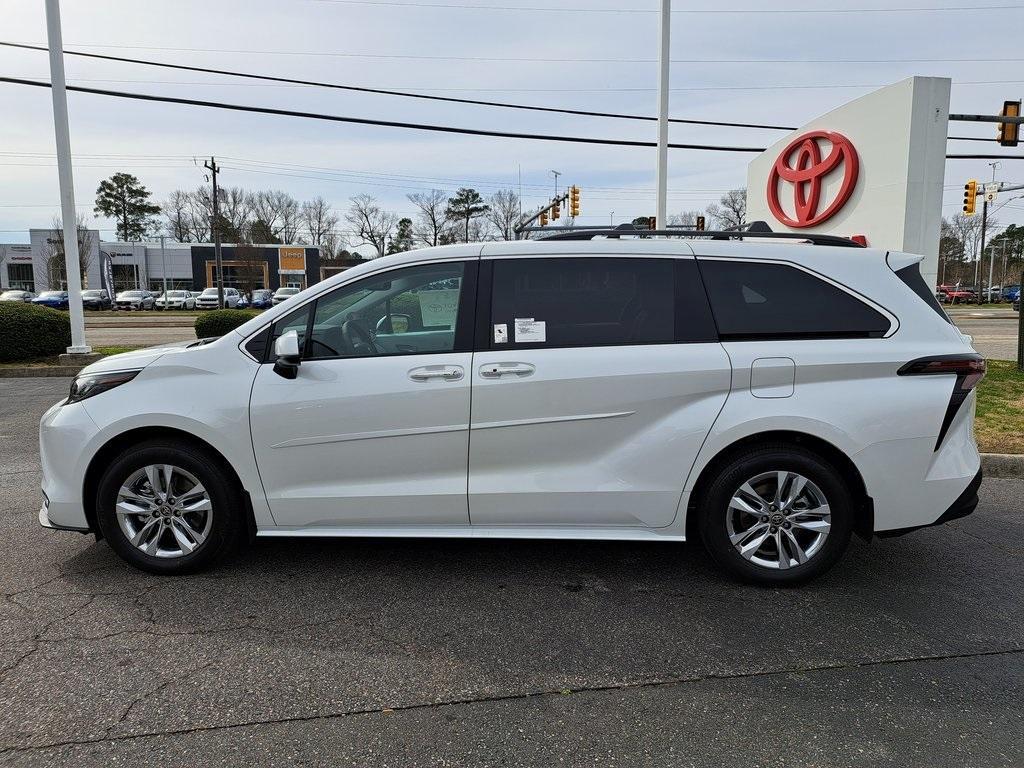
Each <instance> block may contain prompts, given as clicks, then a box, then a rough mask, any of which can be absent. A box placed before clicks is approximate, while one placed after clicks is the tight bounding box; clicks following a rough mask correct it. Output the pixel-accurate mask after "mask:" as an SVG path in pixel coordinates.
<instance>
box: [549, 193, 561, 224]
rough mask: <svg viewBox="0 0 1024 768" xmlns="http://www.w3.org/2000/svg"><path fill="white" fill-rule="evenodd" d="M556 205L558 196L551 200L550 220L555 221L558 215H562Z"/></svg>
mask: <svg viewBox="0 0 1024 768" xmlns="http://www.w3.org/2000/svg"><path fill="white" fill-rule="evenodd" d="M558 205H559V203H558V198H557V197H556V198H555V199H554V200H552V201H551V220H552V221H555V220H556V219H558V217H559V216H561V215H562V213H561V211H560V210H559V207H558Z"/></svg>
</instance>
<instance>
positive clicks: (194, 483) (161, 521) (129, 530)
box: [114, 464, 213, 558]
mask: <svg viewBox="0 0 1024 768" xmlns="http://www.w3.org/2000/svg"><path fill="white" fill-rule="evenodd" d="M114 511H115V513H116V515H117V522H118V525H119V526H120V527H121V531H122V533H124V535H125V537H126V538H127V539H128V541H129V543H131V545H132V546H134V547H135V548H136V549H138V550H139V551H141V552H143V553H145V554H147V555H150V556H151V557H164V558H175V557H184V556H185V555H188V554H191V553H192V552H194V551H195V550H196V549H198V548H199V547H201V546H202V545H203V542H204V541H206V538H207V537H208V536H209V534H210V529H211V527H212V525H213V504H212V502H211V501H210V494H209V492H208V491H207V490H206V489H205V488H204V487H203V485H202V483H200V482H199V480H198V479H197V478H196V477H195V476H194V475H192V474H191V473H189V472H186V471H185V470H184V469H181V468H180V467H176V466H174V465H172V464H151V465H149V466H145V467H142V468H141V469H138V470H136V471H135V472H133V473H132V474H131V475H129V477H128V479H127V480H125V481H124V483H123V484H122V485H121V488H120V489H119V490H118V492H117V501H116V503H115V506H114Z"/></svg>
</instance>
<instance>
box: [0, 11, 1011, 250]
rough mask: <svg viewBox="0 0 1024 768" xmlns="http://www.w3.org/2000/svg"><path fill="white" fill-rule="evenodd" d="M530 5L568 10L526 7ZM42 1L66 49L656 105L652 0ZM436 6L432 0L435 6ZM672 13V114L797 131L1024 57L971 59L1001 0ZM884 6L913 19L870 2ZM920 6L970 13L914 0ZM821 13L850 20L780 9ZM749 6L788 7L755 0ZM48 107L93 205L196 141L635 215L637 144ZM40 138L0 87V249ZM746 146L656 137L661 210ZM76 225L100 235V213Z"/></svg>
mask: <svg viewBox="0 0 1024 768" xmlns="http://www.w3.org/2000/svg"><path fill="white" fill-rule="evenodd" d="M549 4H550V5H551V6H552V7H556V6H562V7H568V8H576V9H577V10H574V11H573V10H558V11H541V10H538V8H540V7H543V6H545V5H549ZM62 5H63V9H62V10H63V17H64V18H63V22H64V24H63V27H64V42H65V46H66V47H67V48H69V49H74V48H78V49H82V50H88V51H90V52H104V53H112V54H115V55H122V56H135V57H140V58H151V59H158V60H161V61H168V62H173V63H187V64H195V65H200V66H212V67H218V68H225V69H240V70H247V71H253V72H259V73H266V74H275V75H282V76H287V77H297V78H306V79H316V80H329V81H333V82H339V83H346V84H354V85H364V86H371V87H383V88H396V89H406V90H417V91H422V92H425V93H438V94H442V95H453V96H459V97H468V98H482V99H490V100H501V101H518V102H521V103H529V104H540V105H546V106H566V107H572V108H581V109H595V110H604V111H619V112H630V113H641V114H653V113H654V111H655V98H656V94H655V88H656V85H657V80H656V78H657V70H656V64H655V62H654V57H655V56H656V51H657V43H658V39H657V34H658V30H657V14H656V13H653V12H648V11H653V10H654V9H656V7H657V3H656V2H655V0H560V2H558V3H548V2H547V0H389V2H383V0H363V1H359V2H357V1H356V0H174V2H167V0H90V1H89V2H85V0H64V2H63V4H62ZM445 5H449V6H452V7H447V8H446V7H439V6H445ZM674 5H675V7H676V9H677V10H679V11H693V10H699V11H700V12H683V13H675V14H674V17H673V29H672V58H673V61H674V62H675V63H674V64H673V66H672V87H673V93H672V99H671V116H673V117H692V118H699V119H714V120H735V121H744V122H766V123H778V124H782V125H800V124H802V123H804V122H806V121H807V120H809V119H810V118H813V117H815V116H816V115H819V114H821V113H823V112H825V111H827V110H829V109H831V108H833V107H836V106H838V105H840V104H842V103H844V102H846V101H849V100H850V99H852V98H855V97H857V96H860V95H862V94H864V93H867V92H869V91H871V90H873V88H874V87H875V86H879V85H883V84H888V83H891V82H895V81H897V80H900V79H902V78H904V77H907V76H910V75H935V76H944V77H951V78H952V79H953V91H952V103H951V109H952V111H954V112H984V113H993V112H995V111H997V110H998V109H999V108H1000V107H1001V105H1002V102H1003V100H1004V99H1008V98H1020V96H1021V91H1022V90H1024V88H1022V85H1024V80H1021V79H1020V78H1024V65H1022V61H1024V60H1022V59H1017V60H1015V61H1012V62H1008V63H1004V64H999V63H998V62H996V61H994V60H990V59H989V58H987V57H988V56H989V55H990V54H989V52H990V51H991V52H995V51H1009V52H1010V53H1009V54H1008V55H1011V56H1012V55H1014V54H1013V51H1014V49H1015V48H1016V47H1017V43H1019V38H1020V33H1021V32H1022V31H1024V3H1021V2H1013V0H991V2H980V5H988V6H994V5H995V6H1011V7H1010V8H1008V9H993V8H989V9H987V10H980V9H979V8H978V4H975V5H973V6H971V5H970V4H968V3H967V2H966V0H900V1H899V2H888V3H887V2H882V1H880V0H826V1H825V2H805V1H804V0H772V1H771V2H759V1H758V0H723V2H712V1H711V0H700V1H699V2H684V1H683V0H676V2H675V4H674ZM893 5H897V6H899V7H901V8H902V7H918V8H929V9H932V10H927V11H917V12H902V11H901V12H872V11H869V10H867V9H875V8H886V7H891V6H893ZM417 6H418V7H417ZM939 7H942V8H965V7H966V8H970V9H971V10H967V11H964V10H959V11H956V10H954V11H937V10H934V9H935V8H939ZM510 8H512V9H513V10H509V9H510ZM524 8H529V9H530V10H522V9H524ZM829 8H832V9H835V8H848V9H850V8H852V9H855V11H856V12H853V13H820V12H800V13H797V12H794V11H795V10H796V9H804V10H812V11H820V10H822V9H829ZM583 9H586V10H583ZM598 9H619V11H616V12H606V11H599V10H598ZM623 9H628V10H631V11H633V12H621V11H622V10H623ZM727 9H741V10H740V11H738V12H730V11H729V10H727ZM744 9H745V10H744ZM762 9H786V10H787V11H789V12H771V13H767V12H754V10H758V11H760V10H762ZM0 18H3V19H4V24H3V32H2V34H0V38H2V39H4V40H10V41H17V42H29V43H37V44H44V45H45V41H46V25H45V17H44V12H43V2H42V0H0ZM991 55H994V54H991ZM495 59H497V60H495ZM894 59H895V60H903V61H893V60H894ZM907 59H914V60H917V61H913V62H908V61H906V60H907ZM965 59H973V60H967V61H965ZM750 60H756V61H754V62H752V61H750ZM807 60H814V61H813V63H807ZM880 60H888V61H880ZM66 66H67V74H68V82H69V84H76V83H77V84H82V85H89V86H93V87H98V88H110V89H115V90H129V91H139V92H145V93H153V94H163V95H173V96H181V97H191V98H199V99H209V100H220V101H230V102H235V103H242V104H252V105H263V106H274V107H279V108H286V109H297V110H306V111H317V112H326V113H332V114H340V115H349V116H357V117H371V118H382V119H390V120H403V121H414V122H425V123H437V124H447V125H454V126H459V127H472V128H488V129H499V130H513V131H521V132H536V133H562V134H567V135H583V136H600V137H612V138H624V139H639V140H653V139H654V138H655V126H654V124H653V123H643V122H633V121H620V120H608V119H597V118H583V117H573V116H559V115H551V114H544V113H530V112H520V111H513V110H504V109H492V108H485V107H475V106H463V105H453V104H443V103H430V102H422V101H419V100H411V99H403V98H396V97H388V96H378V95H360V94H351V93H346V92H341V91H328V90H323V89H313V88H308V87H299V86H280V85H270V84H261V83H254V82H253V81H238V80H235V79H232V78H228V77H221V76H210V75H202V74H192V73H185V72H176V71H170V70H159V69H154V68H150V67H143V66H132V65H126V64H120V63H104V62H93V61H88V60H84V59H80V58H75V57H69V58H68V59H67V63H66ZM0 70H2V71H3V72H4V73H6V74H7V75H9V76H18V77H29V78H35V79H40V80H48V79H49V75H48V65H47V57H46V54H45V53H41V52H31V51H16V50H12V49H0ZM1014 78H1018V79H1014ZM817 86H821V87H817ZM843 86H850V87H843ZM68 99H69V107H70V114H71V138H72V151H73V153H74V155H75V158H76V160H75V188H76V196H77V197H76V199H77V202H78V205H79V210H81V211H84V212H87V213H89V214H90V215H91V212H92V206H93V199H94V197H95V190H96V186H97V184H98V183H99V181H100V180H101V179H103V178H106V177H108V176H110V175H111V174H112V173H115V172H117V171H128V172H131V173H134V174H135V175H136V176H138V177H139V178H140V179H141V180H142V182H143V183H144V184H145V185H146V186H147V187H148V188H149V189H150V190H151V191H152V192H153V193H154V197H155V199H157V200H158V201H160V200H163V199H164V198H165V197H166V196H167V194H168V193H169V192H170V191H171V190H173V189H176V188H193V187H195V186H197V185H199V184H200V183H202V181H203V176H202V169H201V167H200V168H197V167H196V166H195V165H194V164H193V160H192V158H193V157H196V158H198V159H199V164H200V166H201V165H202V159H203V158H204V157H208V156H209V155H211V154H214V155H216V156H217V157H218V159H219V160H220V162H221V163H222V165H223V167H224V172H223V175H222V183H223V184H224V185H226V186H242V187H246V188H250V189H257V188H279V189H284V190H287V191H288V192H290V193H292V194H293V195H295V196H296V197H297V198H299V199H304V198H309V197H313V196H316V195H322V196H323V197H325V198H326V199H328V200H329V201H330V202H331V203H332V204H333V205H334V206H336V207H337V208H338V209H341V210H343V209H344V208H346V206H347V201H348V198H349V197H351V196H352V195H356V194H359V193H363V192H366V193H370V194H372V195H375V196H376V197H378V198H379V199H380V201H381V203H382V204H383V205H384V206H385V207H387V208H389V209H391V210H395V211H398V212H400V213H403V214H409V215H411V214H412V207H411V205H410V204H409V202H408V201H407V200H406V198H405V195H406V194H407V193H409V192H415V191H419V190H423V189H429V188H431V187H438V188H442V189H445V190H452V191H453V190H454V189H455V188H457V187H459V186H473V187H475V188H477V189H478V190H480V191H481V192H482V193H483V194H485V195H487V194H490V193H491V192H493V191H495V190H496V189H499V188H515V189H518V186H519V173H520V169H521V173H522V185H523V186H522V188H523V197H524V204H525V205H526V206H527V207H529V206H532V205H536V204H539V203H541V202H542V201H543V200H544V199H545V198H548V197H550V196H551V194H552V192H553V179H552V177H551V174H550V173H549V171H550V170H551V169H555V170H558V171H561V172H562V174H563V175H562V176H561V178H560V185H561V186H563V187H564V185H566V184H572V183H575V184H578V185H580V186H581V187H582V189H583V199H582V207H583V213H584V216H583V217H582V219H581V223H588V224H593V223H604V222H607V221H609V216H610V214H611V213H612V212H614V216H615V219H616V220H617V221H623V220H629V219H631V218H633V217H635V216H639V215H650V214H652V213H653V212H654V193H653V186H654V150H653V149H646V148H618V147H600V146H582V145H567V144H554V143H546V142H534V141H523V140H509V139H496V138H475V137H466V136H455V135H445V134H430V133H422V132H416V131H409V130H400V129H393V128H370V127H358V126H353V125H345V124H339V123H325V122H320V121H313V120H300V119H295V118H288V117H274V116H266V115H244V114H237V113H231V112H224V111H215V110H211V109H205V108H197V107H185V106H178V105H169V104H148V103H142V102H135V101H123V100H117V99H113V98H108V97H100V96H93V95H86V94H74V93H72V94H69V96H68ZM879 118H880V119H883V116H879ZM994 131H995V127H994V126H993V125H991V124H988V125H983V124H979V125H969V124H964V123H959V124H953V126H952V127H951V133H955V134H957V135H971V136H986V137H990V136H993V135H994ZM781 135H782V134H781V133H780V132H776V131H765V130H749V129H737V128H708V127H698V126H685V125H677V126H674V127H673V128H672V133H671V138H672V141H676V142H700V143H715V144H733V145H748V146H766V145H768V144H770V143H772V142H773V141H775V140H777V139H778V138H779V137H780V136H781ZM949 146H950V151H959V152H986V153H987V152H1000V151H1002V152H1004V153H1007V154H1009V153H1014V154H1024V148H1018V149H1016V150H1007V149H1003V150H1000V148H999V147H998V145H996V144H995V143H986V144H982V143H976V142H951V143H950V145H949ZM53 152H54V140H53V127H52V113H51V106H50V95H49V91H48V90H44V89H34V88H28V87H24V86H17V85H8V84H0V242H21V241H25V240H26V238H27V234H26V230H27V229H28V228H29V227H40V226H48V225H49V222H50V221H51V220H52V218H53V216H54V214H55V213H56V212H57V209H58V195H57V173H56V167H55V161H54V158H53ZM750 157H751V156H750V155H743V154H726V153H711V152H698V151H688V150H671V151H670V155H669V165H670V178H669V210H670V212H681V211H684V210H692V209H702V208H704V206H705V205H707V203H709V202H711V201H713V200H715V199H717V197H718V196H719V195H721V193H722V192H724V191H725V190H727V189H729V188H733V187H738V186H742V185H743V184H744V183H745V179H746V164H747V162H748V161H749V159H750ZM970 177H976V178H979V179H983V180H987V179H990V178H991V169H990V168H989V167H988V165H987V164H986V161H984V160H950V161H948V163H947V167H946V185H947V189H946V195H945V205H944V209H943V213H944V214H945V215H951V214H953V213H955V212H957V211H958V210H959V208H960V198H961V194H962V185H963V182H964V181H965V180H966V179H968V178H970ZM998 178H999V179H1001V180H1006V181H1016V182H1024V161H1021V160H1018V161H1007V162H1004V163H1003V164H1002V168H1000V169H999V171H998ZM1004 199H1005V198H1004ZM998 219H999V220H1000V222H1002V223H1004V224H1005V223H1009V222H1015V223H1024V200H1017V201H1014V202H1011V203H1010V204H1009V205H1008V206H1007V207H1006V208H1004V209H1003V210H1002V211H1001V212H1000V213H999V215H998ZM95 224H96V226H98V228H100V229H101V230H105V231H104V232H103V236H104V237H111V238H112V236H113V232H112V227H113V224H112V223H111V222H110V221H107V220H103V219H99V220H96V222H95Z"/></svg>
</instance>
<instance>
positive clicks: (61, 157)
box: [46, 0, 92, 355]
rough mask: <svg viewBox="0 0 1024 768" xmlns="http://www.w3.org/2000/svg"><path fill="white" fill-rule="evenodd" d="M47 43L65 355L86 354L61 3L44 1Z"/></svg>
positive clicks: (87, 348)
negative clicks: (67, 334)
mask: <svg viewBox="0 0 1024 768" xmlns="http://www.w3.org/2000/svg"><path fill="white" fill-rule="evenodd" d="M46 41H47V45H48V46H49V48H50V86H51V87H50V96H51V97H52V99H53V132H54V135H55V138H56V141H57V178H58V180H59V183H60V215H61V218H62V219H63V227H64V271H65V272H66V273H67V282H68V313H69V314H70V315H71V346H70V347H68V354H73V355H87V354H89V353H90V352H91V351H92V349H91V348H90V347H89V345H88V344H86V343H85V315H84V314H83V313H82V272H81V269H82V267H81V264H82V262H81V260H80V258H79V256H78V218H77V216H76V211H75V186H74V178H73V176H72V173H71V131H70V129H69V128H68V95H67V86H66V84H65V82H64V41H63V39H62V36H61V32H60V0H46Z"/></svg>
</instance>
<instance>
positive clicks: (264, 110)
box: [0, 77, 764, 152]
mask: <svg viewBox="0 0 1024 768" xmlns="http://www.w3.org/2000/svg"><path fill="white" fill-rule="evenodd" d="M0 82H2V83H12V84H14V85H29V86H34V87H37V88H49V87H50V84H49V83H46V82H40V81H38V80H25V79H22V78H18V77H0ZM67 89H68V90H69V91H75V92H77V93H91V94H94V95H97V96H112V97H114V98H119V99H133V100H136V101H152V102H161V103H164V104H183V105H186V106H193V107H209V108H212V109H226V110H230V111H234V112H249V113H257V114H264V115H280V116H283V117H303V118H306V119H310V120H326V121H329V122H335V123H351V124H354V125H374V126H380V127H385V128H405V129H409V130H417V131H430V132H433V133H455V134H461V135H464V136H490V137H494V138H502V139H527V140H532V141H558V142H563V143H569V144H602V145H608V146H620V147H653V146H656V145H655V142H653V141H632V140H626V139H602V138H597V137H591V136H558V135H553V134H542V133H518V132H512V131H491V130H485V129H482V128H457V127H455V126H450V125H432V124H429V123H409V122H404V121H398V120H375V119H371V118H366V117H348V116H344V115H327V114H323V113H320V112H302V111H298V110H291V109H275V108H272V107H252V106H247V105H243V104H229V103H227V102H223V101H201V100H199V99H182V98H177V97H173V96H155V95H153V94H148V93H129V92H127V91H111V90H105V89H101V88H85V87H83V86H77V85H74V86H68V88H67ZM669 146H670V147H671V148H672V149H693V150H705V151H714V152H763V151H764V147H731V146H720V145H712V144H669Z"/></svg>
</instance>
